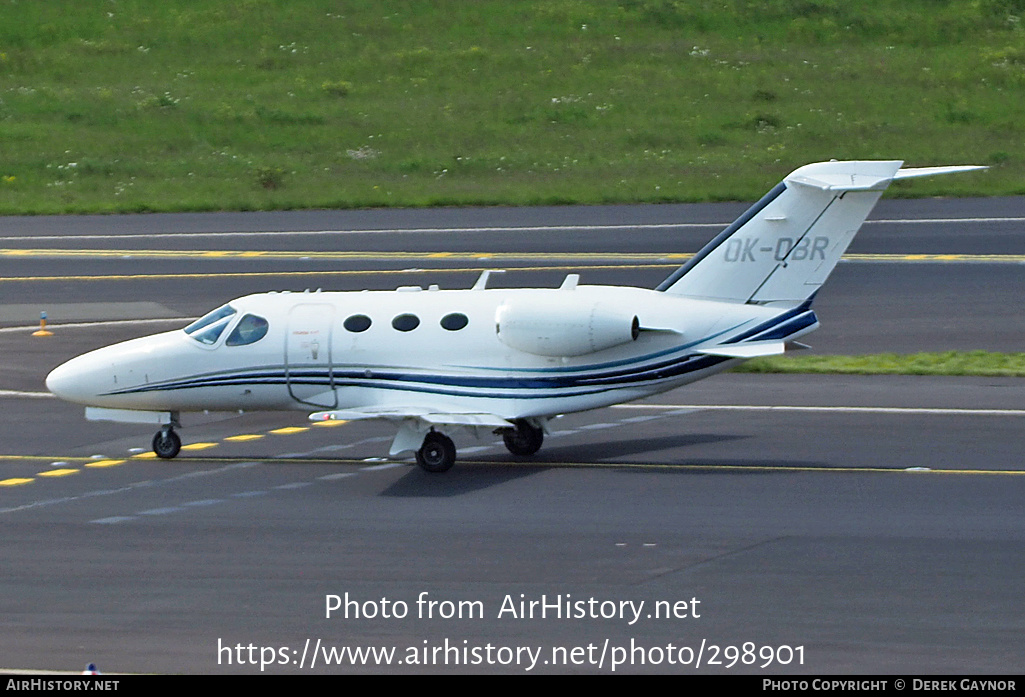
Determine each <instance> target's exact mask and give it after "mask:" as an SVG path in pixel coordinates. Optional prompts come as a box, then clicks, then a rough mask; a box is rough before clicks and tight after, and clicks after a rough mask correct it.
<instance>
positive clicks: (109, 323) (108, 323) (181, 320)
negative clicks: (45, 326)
mask: <svg viewBox="0 0 1025 697" xmlns="http://www.w3.org/2000/svg"><path fill="white" fill-rule="evenodd" d="M195 319H196V318H195V317H167V318H159V319H157V318H154V319H113V320H105V321H100V322H68V323H66V324H63V323H62V324H50V325H49V326H50V327H51V328H55V329H81V328H88V327H114V326H119V325H120V326H131V325H134V324H157V323H161V322H164V323H172V322H173V323H174V324H180V325H181V326H185V325H186V324H188V323H189V322H191V321H193V320H195ZM33 329H39V325H38V324H33V325H28V326H24V327H2V328H0V334H15V333H21V332H27V331H30V330H33ZM46 394H49V393H46Z"/></svg>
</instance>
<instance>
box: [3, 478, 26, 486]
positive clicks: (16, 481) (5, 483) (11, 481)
mask: <svg viewBox="0 0 1025 697" xmlns="http://www.w3.org/2000/svg"><path fill="white" fill-rule="evenodd" d="M33 481H35V480H34V479H0V486H18V485H20V484H28V483H29V482H33Z"/></svg>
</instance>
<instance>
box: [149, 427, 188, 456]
mask: <svg viewBox="0 0 1025 697" xmlns="http://www.w3.org/2000/svg"><path fill="white" fill-rule="evenodd" d="M181 449H182V439H181V438H179V437H178V434H177V433H175V432H174V431H171V430H167V431H163V430H161V431H157V435H155V436H153V452H154V453H156V455H157V457H160V458H163V459H165V460H170V459H171V458H173V457H174V456H175V455H177V454H178V451H179V450H181Z"/></svg>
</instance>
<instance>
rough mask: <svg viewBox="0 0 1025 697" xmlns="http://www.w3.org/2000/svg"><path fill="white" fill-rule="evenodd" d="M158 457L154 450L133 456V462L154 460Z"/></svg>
mask: <svg viewBox="0 0 1025 697" xmlns="http://www.w3.org/2000/svg"><path fill="white" fill-rule="evenodd" d="M156 456H157V454H156V453H155V452H153V451H152V450H148V451H146V452H144V453H139V454H138V455H132V459H133V460H152V459H154V458H156Z"/></svg>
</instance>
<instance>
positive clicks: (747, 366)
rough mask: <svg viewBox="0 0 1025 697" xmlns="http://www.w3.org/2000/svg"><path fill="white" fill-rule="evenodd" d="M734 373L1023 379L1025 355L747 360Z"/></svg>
mask: <svg viewBox="0 0 1025 697" xmlns="http://www.w3.org/2000/svg"><path fill="white" fill-rule="evenodd" d="M734 372H739V373H833V374H849V375H960V376H980V377H997V376H1000V377H1025V353H992V352H989V351H945V352H942V353H912V354H897V353H880V354H876V355H868V356H778V357H772V358H756V359H753V360H750V361H748V362H747V363H743V364H741V365H740V366H739V367H737V368H734Z"/></svg>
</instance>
